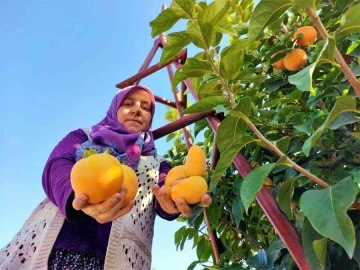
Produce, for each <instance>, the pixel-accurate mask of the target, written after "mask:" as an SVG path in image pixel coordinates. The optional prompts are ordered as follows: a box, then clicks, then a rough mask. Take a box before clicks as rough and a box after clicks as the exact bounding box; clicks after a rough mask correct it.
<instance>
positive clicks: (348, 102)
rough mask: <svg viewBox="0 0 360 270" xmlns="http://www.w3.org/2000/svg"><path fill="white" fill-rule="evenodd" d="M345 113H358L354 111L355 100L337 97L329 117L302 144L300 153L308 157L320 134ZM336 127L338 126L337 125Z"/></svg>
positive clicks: (349, 97) (347, 97) (348, 97)
mask: <svg viewBox="0 0 360 270" xmlns="http://www.w3.org/2000/svg"><path fill="white" fill-rule="evenodd" d="M346 112H355V113H360V111H358V110H356V100H355V98H354V97H351V96H341V97H339V98H338V99H337V100H336V102H335V105H334V107H333V108H332V110H331V112H330V114H329V116H328V117H327V119H326V121H325V122H324V124H322V125H321V126H320V127H319V128H318V129H317V130H316V131H315V132H314V133H313V134H312V135H311V136H310V137H309V138H308V139H307V140H306V141H305V143H304V145H303V147H302V151H303V152H304V154H305V155H306V156H309V153H310V150H311V148H312V147H313V146H314V145H315V144H316V142H317V141H318V140H319V139H320V137H321V135H322V133H323V132H324V131H325V130H326V129H327V128H328V127H329V126H330V124H331V123H332V122H333V121H334V120H335V119H336V118H338V117H339V116H340V115H341V114H343V113H346ZM337 126H338V125H337Z"/></svg>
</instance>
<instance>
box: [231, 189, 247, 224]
mask: <svg viewBox="0 0 360 270" xmlns="http://www.w3.org/2000/svg"><path fill="white" fill-rule="evenodd" d="M243 213H244V205H243V203H242V201H241V198H240V196H236V198H235V200H234V201H233V205H232V214H233V215H234V221H235V225H236V227H237V228H238V227H239V224H240V221H241V219H242V217H243Z"/></svg>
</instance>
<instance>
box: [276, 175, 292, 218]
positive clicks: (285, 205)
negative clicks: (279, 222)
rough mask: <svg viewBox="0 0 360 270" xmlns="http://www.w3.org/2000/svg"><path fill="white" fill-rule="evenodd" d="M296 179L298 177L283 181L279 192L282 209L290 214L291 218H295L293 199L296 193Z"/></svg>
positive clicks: (278, 196) (278, 197)
mask: <svg viewBox="0 0 360 270" xmlns="http://www.w3.org/2000/svg"><path fill="white" fill-rule="evenodd" d="M296 181H297V178H292V179H288V180H286V181H285V182H283V183H282V184H281V186H280V189H279V192H278V194H277V199H278V201H279V206H280V209H281V210H282V211H283V212H284V213H285V214H286V215H287V216H288V218H289V219H293V213H292V210H291V199H292V197H293V195H294V186H295V183H296Z"/></svg>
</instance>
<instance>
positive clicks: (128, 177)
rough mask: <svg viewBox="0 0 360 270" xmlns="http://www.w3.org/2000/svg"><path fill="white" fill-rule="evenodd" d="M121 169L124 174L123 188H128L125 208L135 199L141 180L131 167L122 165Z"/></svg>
mask: <svg viewBox="0 0 360 270" xmlns="http://www.w3.org/2000/svg"><path fill="white" fill-rule="evenodd" d="M121 167H122V170H123V173H124V181H123V187H126V189H127V193H126V197H125V200H124V202H123V204H122V207H125V206H126V205H128V204H129V202H131V201H132V200H133V199H134V198H135V196H136V193H137V191H138V188H139V180H138V177H137V175H136V173H135V171H134V170H133V169H132V168H131V167H129V166H127V165H124V164H122V165H121Z"/></svg>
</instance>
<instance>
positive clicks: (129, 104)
mask: <svg viewBox="0 0 360 270" xmlns="http://www.w3.org/2000/svg"><path fill="white" fill-rule="evenodd" d="M122 105H123V106H127V107H128V106H131V102H130V101H125V102H123V104H122Z"/></svg>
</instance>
